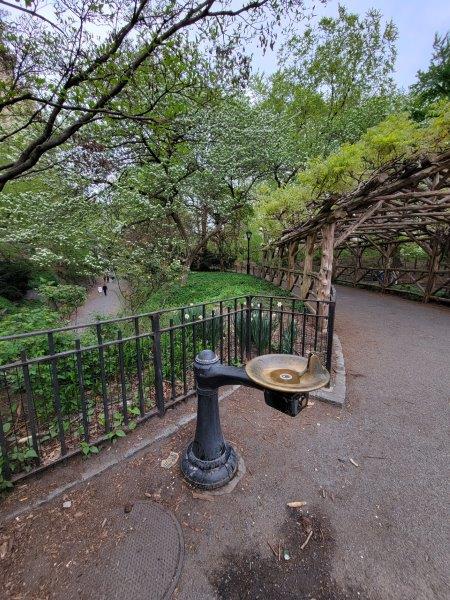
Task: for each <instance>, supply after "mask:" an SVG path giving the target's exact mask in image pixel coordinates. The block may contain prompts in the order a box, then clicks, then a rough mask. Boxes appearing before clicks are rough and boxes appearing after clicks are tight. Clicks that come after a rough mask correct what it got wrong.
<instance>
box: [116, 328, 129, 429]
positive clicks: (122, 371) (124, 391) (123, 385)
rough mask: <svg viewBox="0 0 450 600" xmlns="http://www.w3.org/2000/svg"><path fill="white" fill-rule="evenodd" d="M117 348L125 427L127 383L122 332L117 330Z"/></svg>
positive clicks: (126, 423) (126, 418)
mask: <svg viewBox="0 0 450 600" xmlns="http://www.w3.org/2000/svg"><path fill="white" fill-rule="evenodd" d="M117 346H118V354H119V371H120V392H121V397H122V412H123V422H124V423H125V425H128V423H129V419H128V405H127V383H126V380H125V363H124V360H123V341H122V331H121V330H120V329H119V331H118V332H117Z"/></svg>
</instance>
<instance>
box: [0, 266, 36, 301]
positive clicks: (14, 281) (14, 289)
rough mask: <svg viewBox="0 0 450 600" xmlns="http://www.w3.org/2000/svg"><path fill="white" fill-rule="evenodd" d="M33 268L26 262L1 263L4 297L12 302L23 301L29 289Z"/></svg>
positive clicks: (0, 279)
mask: <svg viewBox="0 0 450 600" xmlns="http://www.w3.org/2000/svg"><path fill="white" fill-rule="evenodd" d="M30 276H31V267H30V265H29V264H28V263H27V262H26V261H9V260H2V261H0V289H1V290H2V296H3V297H5V298H6V299H7V300H10V301H12V302H17V301H18V300H21V299H22V298H23V297H24V296H25V294H26V292H27V290H28V289H29V281H30Z"/></svg>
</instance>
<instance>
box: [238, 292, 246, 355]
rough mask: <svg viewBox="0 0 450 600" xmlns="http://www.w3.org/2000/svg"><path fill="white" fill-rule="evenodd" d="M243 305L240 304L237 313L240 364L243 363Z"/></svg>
mask: <svg viewBox="0 0 450 600" xmlns="http://www.w3.org/2000/svg"><path fill="white" fill-rule="evenodd" d="M244 306H245V305H244V304H243V303H242V302H241V304H240V312H239V351H240V357H241V364H242V363H243V362H244V315H245V312H244Z"/></svg>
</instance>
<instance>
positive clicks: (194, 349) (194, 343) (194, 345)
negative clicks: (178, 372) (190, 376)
mask: <svg viewBox="0 0 450 600" xmlns="http://www.w3.org/2000/svg"><path fill="white" fill-rule="evenodd" d="M192 352H193V355H194V356H193V358H195V357H196V356H197V323H196V322H195V320H194V318H192Z"/></svg>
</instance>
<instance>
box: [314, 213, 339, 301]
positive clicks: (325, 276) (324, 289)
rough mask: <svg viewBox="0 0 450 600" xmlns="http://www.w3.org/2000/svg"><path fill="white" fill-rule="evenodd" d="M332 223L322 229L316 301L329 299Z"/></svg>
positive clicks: (331, 269) (332, 244) (331, 271)
mask: <svg viewBox="0 0 450 600" xmlns="http://www.w3.org/2000/svg"><path fill="white" fill-rule="evenodd" d="M334 227H335V224H334V221H333V223H326V224H325V225H324V226H323V227H322V258H321V261H320V271H319V281H318V289H317V300H329V299H330V297H331V277H332V274H333V249H334Z"/></svg>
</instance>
